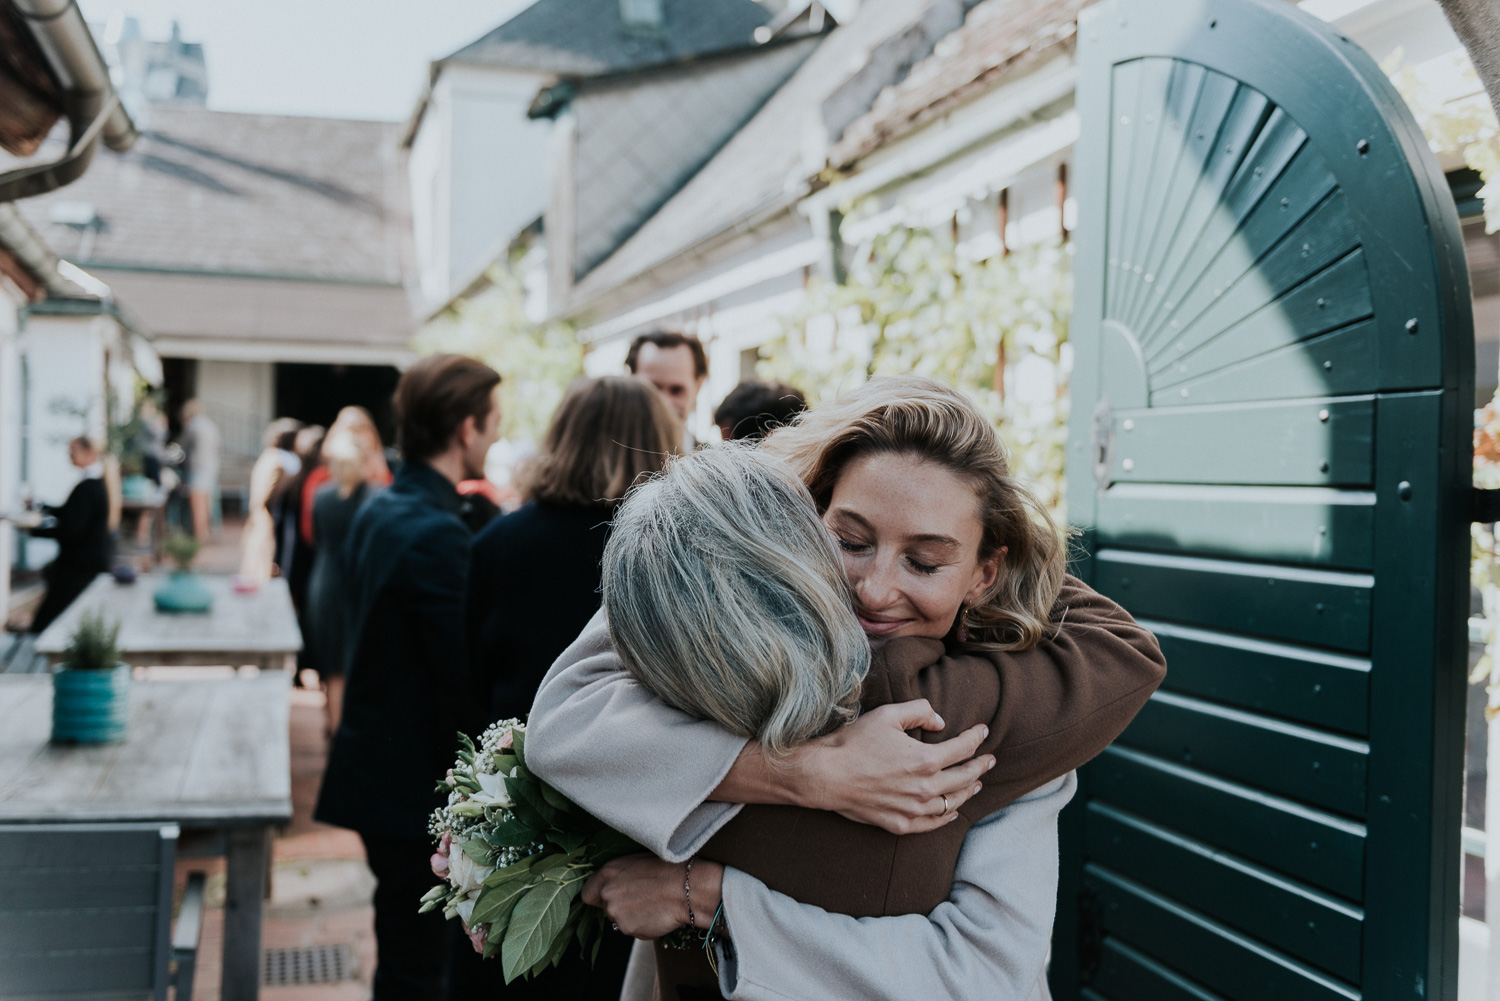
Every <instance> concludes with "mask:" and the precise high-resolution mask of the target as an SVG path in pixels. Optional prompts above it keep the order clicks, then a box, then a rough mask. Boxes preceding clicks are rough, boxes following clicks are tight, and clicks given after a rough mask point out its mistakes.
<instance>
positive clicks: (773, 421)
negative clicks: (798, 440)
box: [714, 379, 807, 441]
mask: <svg viewBox="0 0 1500 1001" xmlns="http://www.w3.org/2000/svg"><path fill="white" fill-rule="evenodd" d="M806 409H807V399H806V398H805V397H804V396H803V395H802V390H800V389H798V388H796V387H795V386H789V385H787V384H786V383H784V382H754V381H752V380H748V379H747V380H746V381H744V382H742V383H740V384H739V385H738V386H735V387H734V388H733V389H731V390H730V391H729V395H728V396H726V397H724V402H722V403H720V404H719V406H718V408H717V409H716V410H714V423H715V424H717V425H719V434H721V435H723V436H724V440H725V441H739V440H742V439H753V440H758V439H760V438H764V437H765V436H766V435H768V434H770V433H771V432H772V431H774V430H776V429H777V428H779V427H782V426H784V425H786V424H790V423H791V422H792V420H793V418H795V417H796V416H797V415H798V414H800V413H802V411H804V410H806Z"/></svg>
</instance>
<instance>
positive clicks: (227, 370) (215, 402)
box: [197, 360, 277, 463]
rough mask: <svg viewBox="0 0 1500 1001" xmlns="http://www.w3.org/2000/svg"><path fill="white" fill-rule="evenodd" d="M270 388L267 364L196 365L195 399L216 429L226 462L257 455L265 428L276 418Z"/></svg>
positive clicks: (223, 363) (224, 363)
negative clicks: (220, 438)
mask: <svg viewBox="0 0 1500 1001" xmlns="http://www.w3.org/2000/svg"><path fill="white" fill-rule="evenodd" d="M274 389H275V387H274V382H273V375H272V369H271V363H270V362H263V361H208V360H203V361H199V362H198V392H197V396H198V399H199V401H200V402H201V403H202V404H203V409H204V411H205V412H206V413H207V414H208V416H209V417H210V418H212V419H213V422H214V423H215V424H217V425H218V426H219V433H220V435H221V436H222V439H223V447H224V456H225V461H226V463H230V462H232V460H233V457H235V456H240V457H247V456H248V457H250V458H252V459H253V458H254V457H255V456H257V455H259V454H260V448H261V438H262V436H263V435H264V434H265V429H266V425H267V424H269V423H270V422H271V419H272V418H273V417H275V416H277V415H276V414H273V413H271V407H272V406H273V404H274V402H275V400H274Z"/></svg>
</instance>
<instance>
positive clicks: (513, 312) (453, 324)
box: [416, 264, 583, 441]
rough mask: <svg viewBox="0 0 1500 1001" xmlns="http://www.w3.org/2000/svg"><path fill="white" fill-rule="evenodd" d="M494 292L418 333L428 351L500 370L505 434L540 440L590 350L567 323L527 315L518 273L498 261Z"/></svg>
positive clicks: (462, 305)
mask: <svg viewBox="0 0 1500 1001" xmlns="http://www.w3.org/2000/svg"><path fill="white" fill-rule="evenodd" d="M487 277H488V278H489V280H490V282H491V283H492V284H491V286H490V288H488V289H486V290H485V291H483V292H480V293H478V294H477V295H475V296H473V297H472V298H469V299H465V300H462V301H460V302H458V303H457V304H455V305H454V306H452V307H451V308H449V309H447V310H444V311H443V312H442V313H441V314H439V315H438V316H436V317H434V318H433V319H432V320H430V321H428V323H427V325H426V326H424V327H423V328H422V329H421V330H420V331H418V333H417V337H416V347H417V350H419V351H421V352H423V353H424V354H434V353H438V352H454V353H457V354H465V355H471V356H473V357H475V358H478V359H480V360H482V361H484V362H485V363H486V364H487V365H489V366H490V367H491V368H493V369H494V370H495V371H497V372H499V373H500V376H501V383H500V436H501V437H502V438H508V439H512V440H521V441H539V440H541V437H542V434H543V432H545V431H546V429H547V422H548V421H550V420H551V419H552V412H553V411H554V410H556V409H557V405H558V403H560V402H561V401H562V396H563V392H564V391H565V390H566V389H567V387H568V383H570V382H572V381H573V379H575V378H577V377H578V376H579V375H580V374H582V372H583V349H582V348H581V347H580V346H579V344H578V338H577V337H576V336H575V335H574V332H573V328H572V327H570V326H568V325H567V324H564V323H552V322H544V323H536V322H533V321H532V320H531V319H530V318H528V317H527V315H526V308H525V300H526V296H525V290H524V289H523V288H522V287H521V283H520V281H519V280H518V279H517V278H516V276H515V274H514V272H513V271H512V269H511V268H510V267H509V266H507V265H504V264H496V265H495V266H494V267H492V268H491V269H490V271H489V274H488V275H487Z"/></svg>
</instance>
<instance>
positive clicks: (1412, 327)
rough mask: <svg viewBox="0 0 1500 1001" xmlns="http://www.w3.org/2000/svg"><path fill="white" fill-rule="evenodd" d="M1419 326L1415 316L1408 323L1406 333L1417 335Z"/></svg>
mask: <svg viewBox="0 0 1500 1001" xmlns="http://www.w3.org/2000/svg"><path fill="white" fill-rule="evenodd" d="M1417 326H1418V324H1417V318H1416V317H1415V316H1414V317H1412V318H1411V319H1410V320H1407V321H1406V332H1407V333H1408V334H1415V333H1416V332H1417Z"/></svg>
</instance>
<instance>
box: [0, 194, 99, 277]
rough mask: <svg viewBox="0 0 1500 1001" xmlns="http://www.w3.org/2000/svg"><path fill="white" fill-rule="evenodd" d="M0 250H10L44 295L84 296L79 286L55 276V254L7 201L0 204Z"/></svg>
mask: <svg viewBox="0 0 1500 1001" xmlns="http://www.w3.org/2000/svg"><path fill="white" fill-rule="evenodd" d="M0 247H4V248H5V249H6V250H8V251H10V253H11V256H12V257H14V258H15V259H16V263H18V264H20V265H21V267H23V268H25V269H26V271H27V272H28V273H29V274H31V275H32V276H33V277H35V278H36V280H37V282H38V284H40V285H41V286H42V288H43V289H45V290H46V292H47V295H49V296H54V297H57V298H63V299H68V298H74V297H77V296H79V295H81V294H83V290H82V289H81V288H80V287H78V286H76V285H74V284H73V283H72V282H70V281H68V280H67V279H65V278H64V277H63V276H62V275H61V274H60V273H58V270H57V266H58V260H57V255H56V254H54V253H52V251H50V250H48V249H47V245H46V244H45V243H43V242H42V238H41V237H39V236H37V234H36V230H34V229H32V228H31V225H30V224H29V223H27V222H26V220H25V219H22V218H21V213H19V212H17V211H16V207H15V206H14V205H12V204H11V203H10V202H0Z"/></svg>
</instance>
